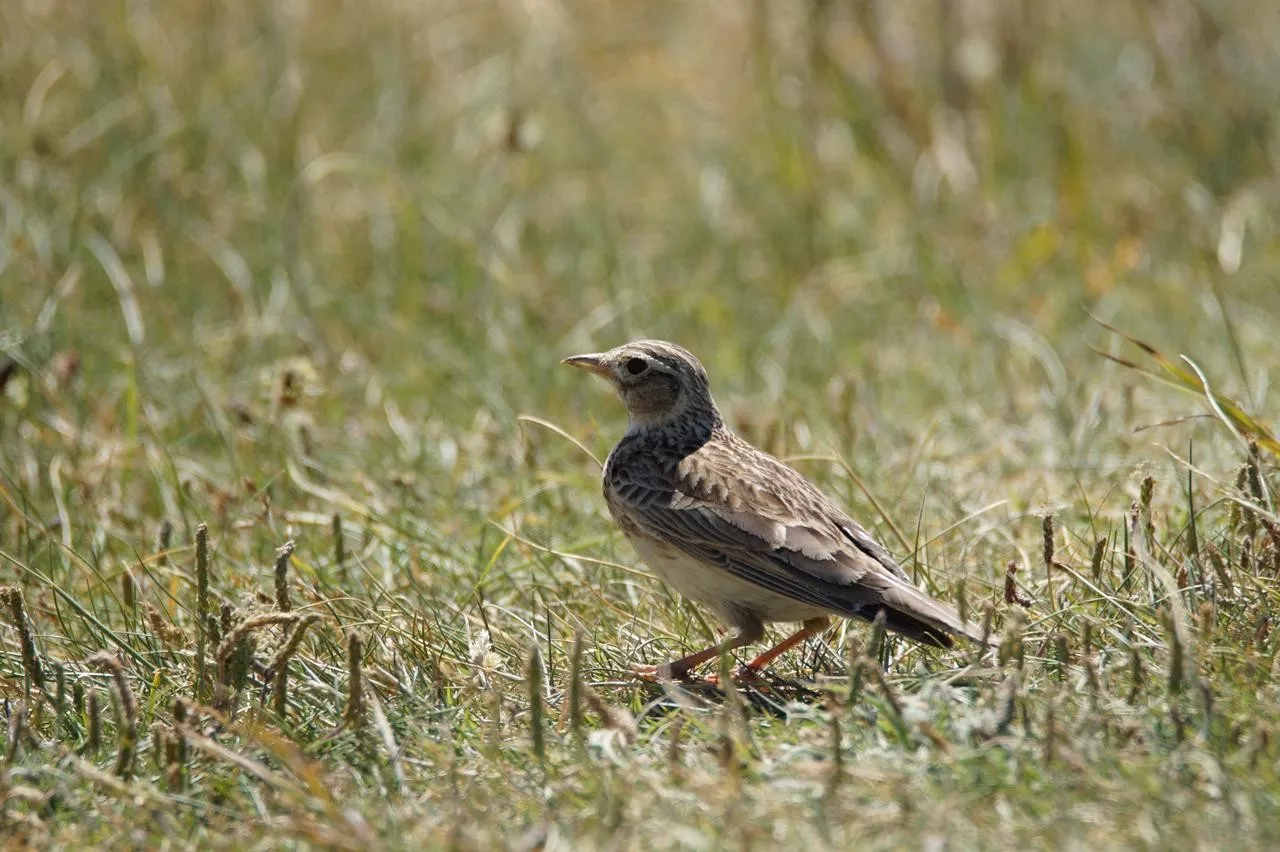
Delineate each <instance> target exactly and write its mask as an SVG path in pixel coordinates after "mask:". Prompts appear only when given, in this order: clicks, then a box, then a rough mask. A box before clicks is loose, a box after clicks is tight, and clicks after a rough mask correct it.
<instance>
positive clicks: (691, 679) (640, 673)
mask: <svg viewBox="0 0 1280 852" xmlns="http://www.w3.org/2000/svg"><path fill="white" fill-rule="evenodd" d="M630 668H631V674H632V675H633V676H634V677H635V678H636V680H642V681H644V682H645V683H705V681H704V680H703V679H702V678H700V677H698V676H697V675H694V674H693V673H692V671H691V670H690V669H687V668H682V667H677V666H675V665H673V664H671V663H663V664H662V665H660V666H650V665H646V664H645V663H632V664H631V667H630Z"/></svg>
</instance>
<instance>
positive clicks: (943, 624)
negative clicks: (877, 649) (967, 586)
mask: <svg viewBox="0 0 1280 852" xmlns="http://www.w3.org/2000/svg"><path fill="white" fill-rule="evenodd" d="M878 609H879V610H882V611H883V612H884V615H885V622H884V623H885V627H887V628H889V629H890V630H892V631H894V632H895V633H900V634H902V635H903V636H906V637H907V638H908V639H914V640H915V641H917V642H922V643H924V644H926V645H933V646H935V647H939V648H950V647H951V646H952V641H951V638H952V637H953V636H960V637H963V638H965V639H968V640H969V641H970V642H973V643H975V644H978V645H986V646H989V647H995V646H996V645H998V644H999V643H998V642H997V641H993V640H992V639H991V637H990V636H987V635H985V634H984V632H983V630H982V628H980V627H977V626H975V625H973V624H970V623H969V622H967V621H965V620H964V619H962V618H961V617H960V613H958V612H956V611H955V609H953V608H952V607H951V605H950V604H945V603H943V602H942V601H939V600H935V599H933V598H931V597H929V596H928V595H926V594H925V593H924V592H922V591H920V590H919V589H917V588H916V587H915V586H910V585H907V584H906V583H902V584H898V583H894V584H893V585H891V586H889V587H888V588H885V589H884V590H883V593H882V596H881V600H880V601H879V607H878ZM874 616H875V613H874V611H873V613H872V617H873V618H874Z"/></svg>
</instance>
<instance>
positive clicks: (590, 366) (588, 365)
mask: <svg viewBox="0 0 1280 852" xmlns="http://www.w3.org/2000/svg"><path fill="white" fill-rule="evenodd" d="M560 363H561V364H568V365H569V366H570V367H577V368H578V369H580V370H586V371H588V372H590V373H595V374H596V375H597V376H600V377H601V378H605V379H612V378H613V373H612V371H610V369H609V368H608V367H607V366H605V363H604V355H602V354H592V355H571V356H569V357H568V358H565V359H564V360H563V361H561V362H560Z"/></svg>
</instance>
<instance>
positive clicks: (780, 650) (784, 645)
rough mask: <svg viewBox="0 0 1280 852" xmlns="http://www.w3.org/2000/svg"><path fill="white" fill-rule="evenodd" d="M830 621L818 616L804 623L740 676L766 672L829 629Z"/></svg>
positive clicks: (763, 652) (760, 656) (757, 659)
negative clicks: (809, 640) (768, 667)
mask: <svg viewBox="0 0 1280 852" xmlns="http://www.w3.org/2000/svg"><path fill="white" fill-rule="evenodd" d="M830 623H831V622H830V620H829V619H828V618H827V617H826V616H818V617H817V618H811V619H809V620H808V621H806V622H805V623H804V626H803V627H801V628H800V629H799V630H797V631H796V632H795V633H792V634H791V635H790V636H788V637H787V638H786V639H783V640H782V641H781V642H779V643H778V644H777V645H774V646H773V647H772V648H770V649H769V650H767V651H761V652H760V654H759V655H757V656H756V658H755V659H754V660H752V661H751V662H749V663H747V664H746V665H745V666H743V667H742V668H743V670H745V672H743V671H740V672H739V674H743V673H746V672H750V673H751V674H759V673H760V672H761V671H763V670H764V668H765V666H767V665H769V664H770V663H772V662H773V661H774V660H776V659H778V657H780V656H782V655H783V654H785V653H786V652H787V651H790V650H791V649H792V648H794V647H795V646H797V645H799V644H801V643H802V642H804V641H805V640H806V639H808V638H809V637H810V636H817V635H819V634H821V633H822V632H823V631H824V630H826V629H827V625H828V624H830Z"/></svg>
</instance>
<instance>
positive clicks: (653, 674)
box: [631, 621, 785, 682]
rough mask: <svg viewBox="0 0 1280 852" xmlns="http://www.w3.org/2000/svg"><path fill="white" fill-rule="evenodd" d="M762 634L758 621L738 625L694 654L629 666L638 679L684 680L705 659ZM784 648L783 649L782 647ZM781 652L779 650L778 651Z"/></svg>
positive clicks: (752, 640) (761, 627) (758, 637)
mask: <svg viewBox="0 0 1280 852" xmlns="http://www.w3.org/2000/svg"><path fill="white" fill-rule="evenodd" d="M763 635H764V625H762V624H761V623H760V622H758V621H757V622H755V623H749V624H744V625H741V626H739V628H738V634H737V635H736V636H733V637H732V638H730V639H728V640H726V641H724V642H721V643H720V644H719V645H712V646H711V647H710V648H704V649H703V650H701V651H699V652H698V653H696V654H690V655H689V656H687V657H681V658H680V659H678V660H675V661H673V662H670V663H664V664H663V665H660V666H648V665H644V664H641V663H634V664H632V666H631V673H632V674H634V675H635V676H636V677H638V678H639V679H640V680H646V681H650V682H654V681H659V680H677V679H678V680H684V679H685V678H687V677H688V676H689V672H691V671H693V670H694V669H696V668H697V667H698V666H700V665H702V664H703V663H705V662H706V661H707V660H714V659H715V658H716V657H718V656H720V655H721V654H727V653H729V652H730V651H733V650H735V649H737V648H741V647H742V646H743V645H750V644H751V643H752V642H758V641H759V640H760V637H761V636H763ZM784 650H785V649H784ZM779 653H781V652H779Z"/></svg>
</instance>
